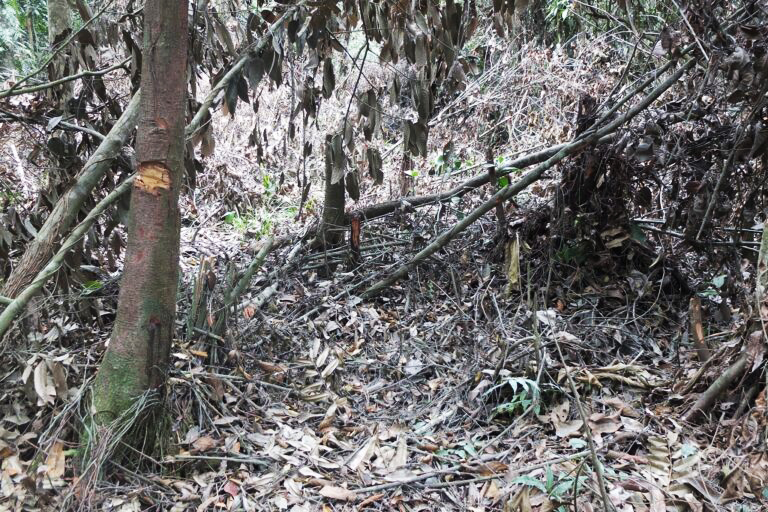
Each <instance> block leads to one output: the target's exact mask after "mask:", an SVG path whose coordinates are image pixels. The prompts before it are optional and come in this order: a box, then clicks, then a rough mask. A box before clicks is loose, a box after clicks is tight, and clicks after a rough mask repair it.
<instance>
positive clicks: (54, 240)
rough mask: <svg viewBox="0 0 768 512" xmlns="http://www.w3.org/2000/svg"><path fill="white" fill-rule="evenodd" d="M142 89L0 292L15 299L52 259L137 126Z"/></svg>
mask: <svg viewBox="0 0 768 512" xmlns="http://www.w3.org/2000/svg"><path fill="white" fill-rule="evenodd" d="M139 94H140V93H139V92H137V93H136V94H135V95H134V97H133V98H132V99H131V102H130V103H129V104H128V107H127V108H126V109H125V112H124V113H123V115H122V116H121V117H120V119H119V120H118V121H117V123H115V125H114V126H113V127H112V129H111V130H110V131H109V133H108V134H107V136H106V138H105V139H104V140H103V141H102V142H101V144H99V147H98V148H97V149H96V151H94V152H93V154H92V155H91V157H90V158H89V159H88V162H86V164H85V167H83V170H82V171H80V174H79V175H78V176H77V178H76V180H75V184H74V185H73V186H72V187H71V188H70V189H69V190H68V191H67V192H66V193H65V194H64V195H63V196H62V197H61V198H60V199H59V201H58V202H57V203H56V206H55V207H54V208H53V211H52V212H51V214H50V215H49V216H48V218H47V219H46V220H45V224H43V227H42V228H40V231H38V232H37V235H36V236H35V239H34V240H33V241H32V242H31V243H30V244H29V246H27V249H26V250H25V251H24V254H23V255H22V256H21V259H20V260H19V263H18V265H16V267H15V268H14V269H13V272H11V275H10V276H9V277H8V281H6V283H5V285H4V286H3V288H2V292H0V295H5V296H6V297H10V298H15V297H16V295H17V294H18V293H19V292H21V290H23V289H24V288H26V287H27V286H29V284H30V283H31V282H32V279H33V278H34V277H35V276H36V275H37V273H38V272H40V270H41V269H42V268H43V266H44V265H45V264H46V263H47V262H48V260H50V259H51V257H52V256H53V254H54V253H55V252H56V249H57V248H58V246H59V243H60V241H61V239H62V238H63V236H64V235H65V234H66V232H67V230H68V229H69V227H70V226H71V225H72V223H73V222H74V221H75V219H76V218H77V213H78V212H79V211H80V208H81V207H82V206H83V203H85V201H86V199H88V197H90V195H91V191H92V190H93V188H94V187H95V186H96V185H97V184H98V183H99V181H100V180H101V178H103V177H104V174H105V173H106V172H107V170H109V168H110V166H111V165H112V160H114V159H115V157H117V155H118V154H120V150H121V149H122V147H123V146H124V145H125V143H126V141H127V140H128V138H129V137H130V136H131V134H132V133H133V128H134V127H135V126H136V119H137V118H138V117H139V97H140V96H139Z"/></svg>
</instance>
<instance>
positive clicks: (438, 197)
mask: <svg viewBox="0 0 768 512" xmlns="http://www.w3.org/2000/svg"><path fill="white" fill-rule="evenodd" d="M611 140H613V135H606V136H605V137H602V138H601V139H600V140H599V141H598V143H599V144H600V143H604V142H610V141H611ZM568 145H569V144H568V143H566V144H557V145H555V146H550V147H548V148H545V149H542V150H541V151H537V152H535V153H531V154H528V155H525V156H522V157H520V158H517V159H515V160H513V161H512V162H510V163H509V164H507V165H505V166H504V167H501V168H499V169H496V177H497V178H498V177H501V176H506V175H508V174H511V173H513V172H516V171H519V170H521V169H525V168H526V167H530V166H531V165H535V164H538V163H541V162H543V161H545V160H547V159H548V158H551V157H552V156H553V155H555V154H556V153H557V152H558V151H561V150H562V149H563V148H565V147H567V146H568ZM490 179H491V178H490V176H489V174H488V173H487V172H484V173H483V174H480V175H478V176H475V177H474V178H470V179H468V180H467V181H465V182H464V183H462V184H461V185H458V186H457V187H454V188H452V189H450V190H447V191H445V192H441V193H438V194H429V195H423V196H413V197H406V198H403V199H397V200H393V201H386V202H384V203H379V204H375V205H373V206H367V207H365V208H361V209H359V210H356V211H354V212H352V213H350V214H347V215H346V217H345V221H346V222H347V223H348V222H349V219H350V218H351V216H352V215H354V214H358V215H360V216H361V217H362V218H363V219H364V220H371V219H375V218H377V217H382V216H384V215H389V214H390V213H393V212H395V211H397V210H398V209H399V208H402V207H403V206H406V203H407V206H411V207H414V208H417V207H419V206H426V205H429V204H435V203H445V202H448V201H450V200H451V199H453V198H454V197H461V196H463V195H464V194H466V193H468V192H471V191H473V190H475V189H476V188H480V187H482V186H483V185H486V184H487V183H489V182H490Z"/></svg>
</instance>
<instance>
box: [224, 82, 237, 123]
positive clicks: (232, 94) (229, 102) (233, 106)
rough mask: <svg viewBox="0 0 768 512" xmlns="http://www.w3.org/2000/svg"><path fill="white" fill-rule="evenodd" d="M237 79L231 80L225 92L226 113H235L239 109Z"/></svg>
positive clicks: (232, 114)
mask: <svg viewBox="0 0 768 512" xmlns="http://www.w3.org/2000/svg"><path fill="white" fill-rule="evenodd" d="M237 82H238V81H237V80H234V79H233V80H230V81H229V83H228V84H227V89H226V91H225V92H224V105H223V110H224V115H227V114H229V115H231V116H234V115H235V110H237Z"/></svg>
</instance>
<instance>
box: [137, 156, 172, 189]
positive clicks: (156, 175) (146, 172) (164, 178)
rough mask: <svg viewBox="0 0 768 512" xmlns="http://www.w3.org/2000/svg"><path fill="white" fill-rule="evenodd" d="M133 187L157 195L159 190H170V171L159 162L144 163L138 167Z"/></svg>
mask: <svg viewBox="0 0 768 512" xmlns="http://www.w3.org/2000/svg"><path fill="white" fill-rule="evenodd" d="M134 186H135V187H136V188H138V189H140V190H144V191H146V192H149V193H150V194H155V195H158V194H159V193H160V191H161V190H168V189H170V188H171V171H170V170H169V169H168V167H167V166H166V165H165V164H163V163H161V162H145V163H143V164H141V165H139V175H138V176H137V177H136V183H135V185H134Z"/></svg>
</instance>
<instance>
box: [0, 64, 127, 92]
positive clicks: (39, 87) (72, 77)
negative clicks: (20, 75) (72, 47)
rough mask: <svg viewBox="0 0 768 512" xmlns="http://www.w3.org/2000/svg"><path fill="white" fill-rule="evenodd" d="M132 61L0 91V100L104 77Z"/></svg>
mask: <svg viewBox="0 0 768 512" xmlns="http://www.w3.org/2000/svg"><path fill="white" fill-rule="evenodd" d="M130 61H131V58H130V57H128V58H127V59H125V60H123V61H121V62H118V63H117V64H113V65H111V66H109V67H107V68H104V69H100V70H98V71H82V72H80V73H77V74H74V75H70V76H65V77H64V78H59V79H58V80H53V81H51V82H45V83H42V84H37V85H30V86H29V87H24V88H22V89H13V88H11V89H8V90H5V91H0V99H3V98H7V97H9V96H18V95H20V94H28V93H32V92H39V91H44V90H45V89H50V88H51V87H56V86H57V85H61V84H65V83H67V82H72V81H74V80H79V79H81V78H85V77H89V76H103V75H106V74H107V73H111V72H112V71H114V70H116V69H120V68H122V67H124V66H125V65H126V64H128V63H129V62H130Z"/></svg>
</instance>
